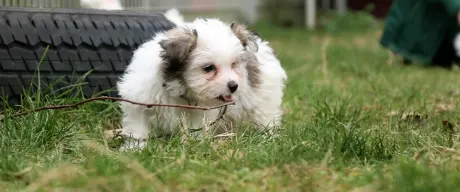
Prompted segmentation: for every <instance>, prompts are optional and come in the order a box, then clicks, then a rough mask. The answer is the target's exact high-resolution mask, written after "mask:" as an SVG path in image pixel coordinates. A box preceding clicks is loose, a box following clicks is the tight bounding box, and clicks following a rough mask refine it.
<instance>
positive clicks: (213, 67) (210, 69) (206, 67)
mask: <svg viewBox="0 0 460 192" xmlns="http://www.w3.org/2000/svg"><path fill="white" fill-rule="evenodd" d="M203 70H204V71H205V72H206V73H209V72H211V71H214V70H216V66H214V65H213V64H211V65H206V66H205V67H203Z"/></svg>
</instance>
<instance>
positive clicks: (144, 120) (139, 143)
mask: <svg viewBox="0 0 460 192" xmlns="http://www.w3.org/2000/svg"><path fill="white" fill-rule="evenodd" d="M122 109H123V113H124V116H123V120H122V126H123V128H122V131H121V133H120V135H121V136H123V137H124V138H125V141H124V144H123V146H122V147H121V148H120V151H127V150H131V149H143V148H145V147H146V146H147V139H148V137H149V134H150V121H149V116H148V111H147V110H145V109H144V108H141V107H139V106H134V105H132V104H128V103H122Z"/></svg>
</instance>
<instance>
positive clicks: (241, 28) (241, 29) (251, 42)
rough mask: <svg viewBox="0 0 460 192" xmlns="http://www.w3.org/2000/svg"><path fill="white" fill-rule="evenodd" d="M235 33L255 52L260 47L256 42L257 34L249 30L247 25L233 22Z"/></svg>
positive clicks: (245, 45) (232, 26)
mask: <svg viewBox="0 0 460 192" xmlns="http://www.w3.org/2000/svg"><path fill="white" fill-rule="evenodd" d="M230 28H231V29H232V32H233V34H235V36H236V37H237V38H238V39H239V40H240V41H241V44H243V46H244V47H246V48H249V49H251V50H253V51H255V52H257V50H258V49H259V47H258V46H257V42H256V37H257V35H256V34H254V33H253V32H251V31H249V30H248V29H247V27H246V25H243V24H238V23H232V24H231V25H230Z"/></svg>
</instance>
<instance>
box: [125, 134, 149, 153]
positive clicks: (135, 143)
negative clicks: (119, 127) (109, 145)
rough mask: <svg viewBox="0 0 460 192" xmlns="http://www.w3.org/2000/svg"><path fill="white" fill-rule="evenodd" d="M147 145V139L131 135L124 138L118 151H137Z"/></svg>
mask: <svg viewBox="0 0 460 192" xmlns="http://www.w3.org/2000/svg"><path fill="white" fill-rule="evenodd" d="M145 147H147V141H145V140H144V139H143V140H139V139H135V138H132V137H128V138H125V141H124V143H123V145H122V146H121V147H120V149H119V151H120V152H127V151H137V150H142V149H144V148H145Z"/></svg>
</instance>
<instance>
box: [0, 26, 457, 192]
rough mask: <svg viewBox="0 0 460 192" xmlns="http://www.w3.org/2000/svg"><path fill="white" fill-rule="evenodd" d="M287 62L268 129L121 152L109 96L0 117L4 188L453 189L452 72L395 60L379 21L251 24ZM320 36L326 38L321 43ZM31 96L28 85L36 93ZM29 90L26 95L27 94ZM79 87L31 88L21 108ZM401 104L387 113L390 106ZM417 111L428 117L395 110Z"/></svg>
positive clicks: (44, 102) (454, 87)
mask: <svg viewBox="0 0 460 192" xmlns="http://www.w3.org/2000/svg"><path fill="white" fill-rule="evenodd" d="M255 29H257V30H258V31H259V32H260V34H261V35H262V36H264V37H266V38H267V39H268V40H269V41H270V42H271V44H272V46H273V47H274V49H275V50H276V52H277V55H278V57H279V59H280V60H281V62H282V65H283V67H284V68H285V69H286V71H287V72H288V76H289V80H288V82H287V87H286V92H285V99H284V103H283V109H284V111H285V115H284V126H283V130H282V131H281V132H280V135H279V136H278V137H270V136H268V135H264V134H259V133H256V132H254V131H251V130H248V129H246V130H245V129H243V130H240V131H239V132H238V134H237V136H235V137H231V138H225V139H219V140H215V139H214V140H212V139H203V140H195V139H188V140H186V141H184V140H183V138H182V137H180V136H177V137H174V138H167V139H166V138H163V139H158V140H152V141H150V146H149V147H148V148H147V149H145V150H144V151H141V152H131V153H119V152H117V151H116V150H114V149H113V146H116V145H117V142H118V141H112V140H106V139H104V130H106V129H113V128H117V127H118V122H119V118H120V110H119V108H118V106H117V105H116V104H114V103H108V102H94V103H89V104H87V105H84V106H82V107H80V108H77V109H71V110H54V111H42V112H38V113H33V114H30V115H27V116H23V117H19V118H9V115H11V114H12V113H13V111H11V110H7V113H6V116H5V120H4V122H3V123H0V145H1V147H0V187H1V188H2V189H3V190H5V191H19V190H29V191H37V190H41V191H66V190H71V189H81V190H82V191H352V190H354V191H459V189H460V183H459V182H458V181H459V179H460V172H459V168H460V163H459V159H460V150H459V142H458V141H459V140H458V130H457V128H454V129H453V130H452V129H448V128H445V127H443V125H442V121H445V120H447V121H449V122H451V123H453V124H455V123H456V122H457V121H458V120H459V116H458V112H460V110H459V108H458V107H456V103H458V102H459V101H460V100H459V92H458V90H459V86H458V82H459V81H460V74H459V72H458V70H454V71H446V70H443V69H436V68H430V69H428V68H423V67H420V66H402V65H401V64H400V62H399V59H398V58H396V57H395V58H390V57H389V54H388V51H387V50H385V49H382V48H381V47H380V46H379V45H378V38H379V35H380V31H381V28H378V27H376V28H374V29H371V30H362V32H357V31H353V32H343V33H321V32H307V31H305V30H302V29H292V30H284V29H280V28H277V27H274V26H269V25H265V24H261V25H257V26H255ZM326 42H329V43H328V44H327V45H325V43H326ZM35 96H36V95H35ZM29 99H30V98H29ZM79 99H80V98H79V97H77V96H74V97H72V98H71V99H63V96H61V97H59V96H56V95H41V96H40V99H39V100H34V101H32V100H26V101H24V106H23V107H24V108H25V109H31V108H37V107H40V106H43V105H49V104H55V105H56V104H64V103H74V102H76V101H78V100H79ZM396 112H400V115H390V114H397V113H396ZM405 112H416V113H419V114H421V115H422V116H423V117H425V115H427V119H422V120H421V121H417V120H412V119H410V118H402V117H401V114H403V113H405Z"/></svg>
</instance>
